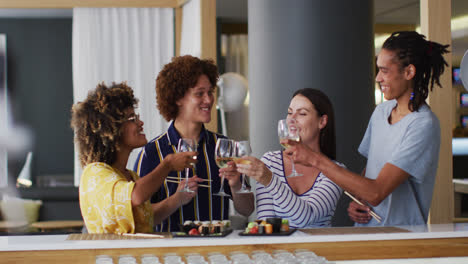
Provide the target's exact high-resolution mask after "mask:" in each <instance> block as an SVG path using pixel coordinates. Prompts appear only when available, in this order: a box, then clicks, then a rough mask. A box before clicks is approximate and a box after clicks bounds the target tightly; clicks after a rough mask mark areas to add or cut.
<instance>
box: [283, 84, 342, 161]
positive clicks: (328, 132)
mask: <svg viewBox="0 0 468 264" xmlns="http://www.w3.org/2000/svg"><path fill="white" fill-rule="evenodd" d="M296 95H302V96H304V97H306V98H307V99H309V101H310V102H311V103H312V104H313V105H314V107H315V110H316V111H317V113H318V115H319V116H323V115H327V116H328V122H327V125H326V126H325V127H324V128H322V129H321V130H320V136H319V146H320V151H321V152H322V153H323V154H325V155H326V156H327V157H328V158H330V159H332V160H335V159H336V135H335V114H334V111H333V106H332V103H331V101H330V99H329V98H328V96H327V95H326V94H325V93H323V92H322V91H320V90H317V89H312V88H304V89H300V90H297V91H296V92H295V93H294V94H293V96H292V98H294V97H295V96H296Z"/></svg>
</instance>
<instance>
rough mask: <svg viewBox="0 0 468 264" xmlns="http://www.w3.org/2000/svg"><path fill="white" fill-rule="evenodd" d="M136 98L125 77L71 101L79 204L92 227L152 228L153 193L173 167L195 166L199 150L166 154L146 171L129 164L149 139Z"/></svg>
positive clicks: (119, 230) (118, 230) (93, 229)
mask: <svg viewBox="0 0 468 264" xmlns="http://www.w3.org/2000/svg"><path fill="white" fill-rule="evenodd" d="M137 102H138V101H137V99H136V98H135V97H134V96H133V91H132V89H131V88H130V87H129V86H127V85H126V84H125V83H119V84H115V83H113V84H112V86H111V87H107V86H106V85H104V84H99V85H98V86H97V87H96V89H95V90H92V91H91V92H89V94H88V96H87V98H86V99H85V100H84V101H83V102H79V103H76V104H75V105H73V107H72V120H71V127H72V128H73V129H74V131H75V141H76V142H77V144H78V149H79V157H80V161H81V165H82V166H83V167H84V170H83V174H82V176H81V180H80V190H79V197H80V209H81V214H82V216H83V219H84V221H85V224H86V228H87V230H88V232H89V233H117V234H121V233H135V232H151V231H152V230H153V214H154V213H155V210H154V208H152V206H151V204H150V201H149V200H150V198H151V195H152V194H153V193H154V192H156V191H157V190H158V189H159V188H160V186H161V185H162V183H163V182H164V179H165V177H166V176H167V175H168V173H169V172H170V171H172V170H181V169H184V168H186V167H191V165H190V163H191V162H194V161H195V160H194V159H193V155H196V152H184V153H177V154H171V155H168V156H167V157H166V158H165V159H164V161H163V162H161V163H160V164H159V165H158V166H156V167H155V168H154V169H153V170H152V171H150V172H149V173H148V174H147V175H146V177H144V178H140V177H138V175H137V174H136V173H135V172H133V171H130V170H127V169H126V165H127V161H128V157H129V155H130V152H131V151H132V150H133V149H135V148H139V147H142V146H144V145H145V144H146V143H147V142H148V141H147V140H146V136H145V134H144V133H143V122H142V121H141V120H140V119H139V116H138V114H135V107H136V105H137Z"/></svg>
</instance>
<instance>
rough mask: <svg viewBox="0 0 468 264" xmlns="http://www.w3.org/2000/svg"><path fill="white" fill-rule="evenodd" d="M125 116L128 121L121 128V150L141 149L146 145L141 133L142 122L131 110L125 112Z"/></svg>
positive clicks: (146, 141) (144, 137)
mask: <svg viewBox="0 0 468 264" xmlns="http://www.w3.org/2000/svg"><path fill="white" fill-rule="evenodd" d="M125 115H126V116H127V117H128V120H127V121H125V122H124V123H123V125H122V128H121V131H122V133H121V144H120V147H121V148H122V149H129V150H132V149H135V148H139V147H142V146H144V145H146V143H148V140H146V136H145V134H144V133H143V124H144V123H143V121H141V120H140V118H139V116H138V115H136V114H135V110H134V109H133V108H129V109H127V110H125Z"/></svg>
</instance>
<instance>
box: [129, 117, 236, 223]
mask: <svg viewBox="0 0 468 264" xmlns="http://www.w3.org/2000/svg"><path fill="white" fill-rule="evenodd" d="M218 138H225V137H224V136H222V135H219V134H215V133H213V132H211V131H208V130H206V129H205V127H203V128H202V131H201V132H200V139H199V142H198V149H197V151H198V156H197V164H196V166H195V170H196V172H195V175H197V176H198V177H199V178H203V179H210V180H211V187H209V188H206V187H198V192H197V195H196V196H195V197H194V199H192V200H191V201H190V202H189V203H188V204H186V205H184V206H182V207H180V208H179V209H178V210H176V211H175V212H174V213H173V214H172V215H170V216H169V217H168V218H167V219H166V220H164V221H163V222H162V223H161V224H160V225H157V226H156V231H160V232H168V231H170V232H173V231H179V224H183V223H184V221H186V220H192V221H194V220H198V221H212V220H225V219H228V218H229V198H227V197H221V196H216V195H213V193H217V192H218V191H219V188H220V183H221V178H220V177H219V168H218V166H217V165H216V163H215V148H216V141H217V139H218ZM179 139H180V135H179V133H178V132H177V130H176V129H175V127H174V122H172V124H171V126H170V127H169V129H168V131H167V132H166V133H164V134H162V135H160V136H157V137H156V138H154V139H153V140H151V141H150V142H149V143H148V144H146V145H145V147H144V148H143V150H142V151H141V152H140V153H139V154H138V159H137V160H136V162H135V166H134V171H136V172H137V173H138V175H140V176H141V177H144V176H145V175H146V174H148V173H150V172H151V171H152V170H153V169H154V168H156V166H158V165H159V163H160V162H161V160H163V159H164V157H166V156H167V155H169V154H172V153H176V151H177V145H178V142H179ZM193 173H194V170H190V177H192V176H193ZM169 176H175V177H179V178H181V179H184V178H185V173H184V172H180V171H171V172H170V173H169ZM203 184H206V182H204V183H203ZM208 185H209V184H208ZM177 186H178V183H172V182H164V184H163V185H162V186H161V188H160V189H159V191H158V192H156V193H155V194H154V195H153V196H152V198H151V202H152V203H156V202H160V201H162V200H164V199H166V198H168V197H169V196H171V195H172V194H174V193H175V192H176V191H177ZM224 190H225V192H226V193H229V194H230V193H231V190H230V188H229V184H228V183H227V181H226V182H225V184H224Z"/></svg>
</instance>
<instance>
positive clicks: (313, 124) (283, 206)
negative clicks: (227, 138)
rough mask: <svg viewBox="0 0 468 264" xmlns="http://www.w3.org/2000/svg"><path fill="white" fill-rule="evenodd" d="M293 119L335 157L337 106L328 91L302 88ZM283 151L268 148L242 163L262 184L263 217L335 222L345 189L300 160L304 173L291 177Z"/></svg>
mask: <svg viewBox="0 0 468 264" xmlns="http://www.w3.org/2000/svg"><path fill="white" fill-rule="evenodd" d="M288 118H294V119H296V121H297V123H298V126H299V127H300V129H301V132H300V138H301V142H302V143H303V144H306V145H307V146H309V147H310V148H311V149H314V150H316V151H318V152H321V153H323V154H325V155H326V156H328V157H329V158H330V159H332V160H334V159H335V157H336V143H335V142H336V139H335V120H334V114H333V107H332V105H331V102H330V100H329V98H328V97H327V96H326V95H325V94H324V93H323V92H321V91H319V90H316V89H311V88H305V89H301V90H298V91H296V92H295V93H294V95H293V98H292V100H291V103H290V105H289V108H288ZM283 154H284V153H283V152H282V151H273V152H267V153H265V154H264V155H263V157H262V159H261V160H259V159H256V158H254V157H245V159H248V160H250V161H251V163H250V164H238V165H237V168H238V171H239V172H240V173H245V174H247V175H248V176H250V177H252V178H253V179H255V180H256V181H257V182H258V183H257V188H256V198H257V199H256V200H257V218H258V219H265V218H268V217H281V218H286V219H288V220H289V224H290V226H291V227H293V228H313V227H327V226H330V225H331V218H332V216H333V214H334V212H335V208H336V205H337V203H338V199H339V198H340V196H341V193H342V190H341V188H340V187H338V185H336V184H335V183H334V182H332V181H331V180H330V179H329V178H327V177H326V175H324V174H323V173H322V172H321V171H320V170H318V169H317V168H315V167H305V166H301V165H297V164H296V166H295V167H296V170H297V171H298V172H299V173H301V174H303V176H301V177H294V178H286V177H285V175H289V174H290V173H291V171H292V170H291V165H292V163H291V159H290V158H288V157H287V156H284V155H283ZM337 164H339V165H340V166H343V165H342V164H340V163H338V162H337Z"/></svg>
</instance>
